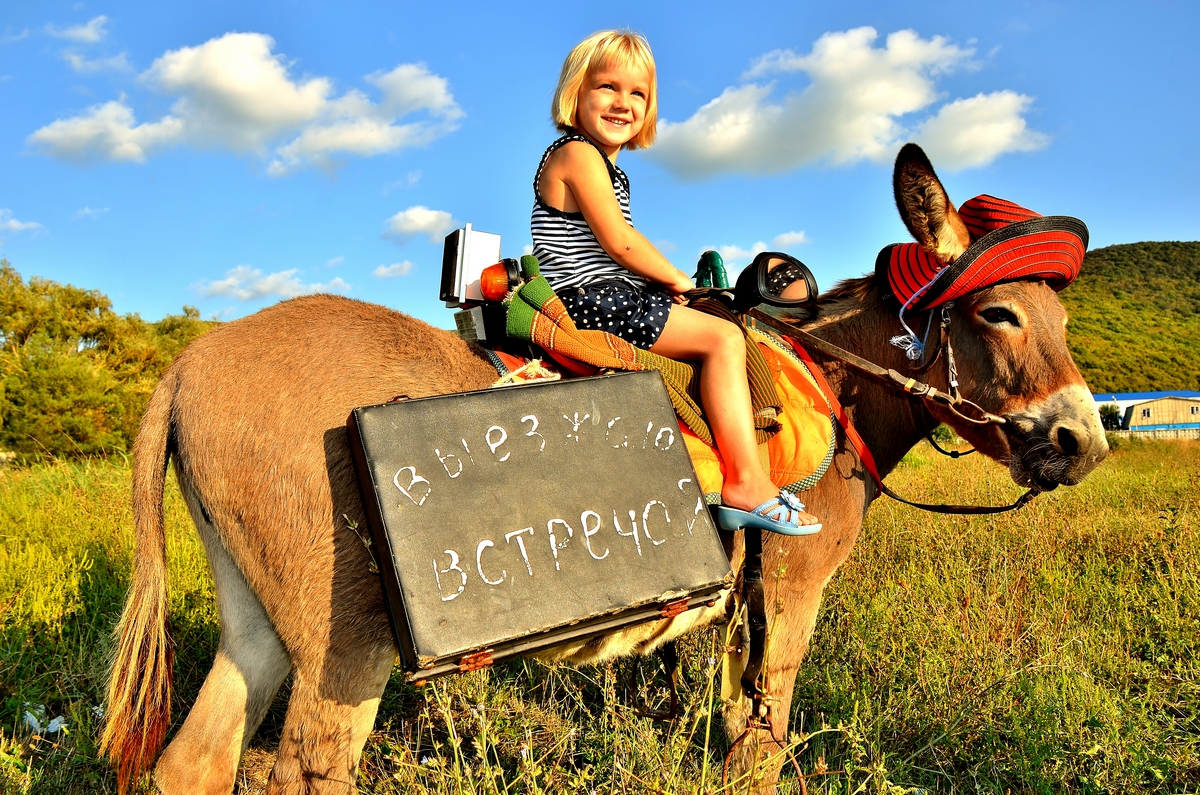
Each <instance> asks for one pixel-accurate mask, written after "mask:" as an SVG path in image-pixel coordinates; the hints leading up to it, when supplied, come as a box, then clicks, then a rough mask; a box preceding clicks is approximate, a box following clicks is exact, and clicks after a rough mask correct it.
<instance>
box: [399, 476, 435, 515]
mask: <svg viewBox="0 0 1200 795" xmlns="http://www.w3.org/2000/svg"><path fill="white" fill-rule="evenodd" d="M402 472H408V473H409V475H410V477H409V480H408V485H407V486H401V485H400V474H401V473H402ZM392 483H394V484H396V488H398V489H400V493H401V494H403V495H404V496H405V497H408V498H409V499H410V500H412V502H413V504H414V505H416V506H421V505H424V504H425V498H426V497H428V496H429V494H430V492H432V491H433V486H431V485H430V483H429V481H428V480H426V479H425V478H423V477H421V476H420V475H418V474H417V468H416V467H400V468H399V469H398V470H396V474H395V475H393V476H392ZM419 483H424V484H425V493H424V494H422V495H421V499H419V500H418V499H417V498H416V497H414V496H413V495H412V488H413V486H416V485H417V484H419Z"/></svg>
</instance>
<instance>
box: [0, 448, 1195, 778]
mask: <svg viewBox="0 0 1200 795" xmlns="http://www.w3.org/2000/svg"><path fill="white" fill-rule="evenodd" d="M889 484H890V485H892V487H893V488H895V489H897V490H898V491H900V492H901V493H902V494H905V495H906V496H910V497H917V498H920V499H923V500H926V501H938V500H952V501H966V502H971V501H975V502H993V503H994V502H999V501H1000V500H1003V499H1007V498H1011V497H1012V496H1013V495H1014V494H1015V493H1016V492H1017V489H1016V487H1014V486H1013V485H1012V483H1011V482H1009V481H1008V480H1007V476H1006V474H1005V473H1004V472H1003V471H1002V470H1001V469H1000V468H999V467H997V466H996V465H994V464H991V463H989V462H986V461H982V460H980V459H979V457H978V456H971V457H968V458H966V459H962V460H960V461H957V462H952V461H950V460H948V459H943V458H941V457H940V456H936V455H934V454H933V453H932V452H930V451H929V450H928V448H925V447H921V448H918V449H917V450H915V451H914V452H913V453H912V454H910V455H909V456H908V457H907V458H906V459H905V461H904V462H903V463H902V465H901V467H900V468H899V469H898V470H897V472H895V473H894V474H893V475H892V477H891V478H890V479H889ZM128 491H129V470H128V466H127V463H126V462H125V461H123V460H121V459H117V460H110V461H93V462H90V463H83V464H52V465H42V466H37V467H34V468H30V469H10V470H0V792H5V793H8V792H12V793H102V792H105V793H106V792H114V791H115V783H114V778H113V776H112V775H111V773H110V772H109V771H108V768H107V766H106V764H105V763H104V761H103V760H100V759H98V758H97V756H96V747H95V744H96V736H97V728H98V722H99V721H98V716H97V714H96V710H97V708H98V707H100V705H101V702H102V697H103V692H104V680H105V660H106V658H107V654H108V652H109V648H110V646H109V644H110V641H109V632H110V629H111V627H112V625H113V624H114V622H115V621H116V618H117V616H118V614H119V612H120V608H121V604H122V600H123V595H124V589H125V588H126V586H127V583H128V576H129V571H130V555H131V550H132V531H131V519H130V516H129V512H128V508H127V505H128V501H129V495H128ZM1198 508H1200V444H1196V443H1184V442H1178V443H1170V442H1162V443H1137V442H1123V443H1122V444H1121V446H1120V447H1119V448H1118V449H1117V450H1115V452H1114V453H1113V455H1112V457H1111V458H1110V460H1109V462H1108V463H1106V464H1105V465H1104V466H1103V467H1101V468H1100V469H1099V470H1098V471H1097V472H1096V473H1094V474H1093V475H1092V476H1091V477H1090V478H1089V479H1088V480H1087V482H1085V483H1084V484H1083V485H1081V486H1079V487H1076V488H1074V489H1059V490H1058V491H1056V492H1053V493H1050V494H1045V495H1042V496H1041V497H1039V498H1038V499H1037V500H1036V501H1035V502H1034V503H1032V504H1031V505H1030V506H1028V507H1026V508H1024V509H1023V510H1022V511H1020V512H1019V513H1017V514H1012V515H1006V516H1001V517H976V518H964V517H940V516H934V515H929V514H922V513H919V512H917V511H915V510H913V509H911V508H906V507H904V506H900V505H898V504H895V503H891V502H886V501H881V502H879V503H878V504H876V505H875V506H874V507H873V508H872V510H871V513H870V515H869V518H868V521H867V524H866V527H865V528H864V531H863V533H862V536H861V537H860V539H859V541H858V543H857V546H856V548H855V550H854V552H853V554H852V555H851V557H850V559H849V561H848V562H847V563H846V564H845V565H844V566H843V567H842V569H841V570H840V572H839V573H838V575H837V576H836V577H835V578H834V580H833V581H832V582H831V584H830V586H829V588H828V590H827V592H826V598H825V602H824V606H823V607H822V610H821V614H820V617H819V620H818V624H817V629H816V632H815V635H814V637H813V644H812V649H811V651H810V653H809V656H808V659H807V662H806V664H805V666H804V668H803V669H802V670H801V673H800V675H799V677H798V678H797V682H796V689H795V697H794V701H793V710H792V714H791V716H790V734H791V736H792V741H793V745H792V750H793V752H794V756H795V760H796V763H797V766H798V768H799V770H800V771H801V772H802V773H803V775H804V780H803V782H801V781H799V780H798V779H797V775H796V772H795V770H794V769H793V767H792V766H790V765H788V766H785V768H784V778H783V780H782V782H781V785H780V791H781V792H783V793H798V792H802V791H806V792H808V793H826V794H827V795H834V794H835V793H837V794H838V795H841V794H843V793H846V794H847V795H848V794H849V793H858V792H863V793H916V792H920V791H923V790H927V791H930V792H946V793H997V795H1001V794H1003V793H1059V792H1068V793H1089V794H1090V793H1128V792H1163V793H1195V792H1200V676H1198V674H1200V662H1198V661H1200V522H1198V519H1197V514H1198ZM166 510H167V520H168V521H167V525H168V552H169V556H170V560H171V577H172V580H171V615H172V622H173V625H174V630H175V639H176V642H177V645H178V658H177V662H176V682H177V687H178V696H177V699H178V700H177V704H176V709H175V712H174V715H175V717H176V719H177V720H179V719H181V718H182V716H183V715H184V714H186V709H187V706H188V704H189V702H190V700H191V699H193V698H194V697H195V694H196V692H197V691H198V689H199V686H200V683H201V682H202V680H203V677H204V674H205V673H206V672H207V668H208V665H209V663H210V662H211V659H212V654H213V651H214V649H215V647H216V640H217V620H216V613H215V608H214V604H213V597H212V586H211V582H210V581H209V579H208V573H207V564H206V563H205V561H204V557H203V552H202V550H201V547H200V543H199V540H198V539H197V537H196V534H195V531H194V530H193V529H192V528H191V526H190V523H189V522H188V520H187V517H186V512H185V510H184V507H183V505H182V501H181V500H180V498H179V495H178V492H177V490H175V489H174V488H173V487H172V488H169V489H168V495H167V505H166ZM716 648H718V645H717V641H716V639H715V638H714V636H713V634H712V633H710V632H701V633H697V634H695V635H693V636H691V637H689V638H688V639H686V641H685V642H684V644H683V648H682V652H683V657H684V668H685V675H686V677H687V682H686V683H685V684H684V687H683V691H682V698H683V702H684V711H683V715H682V716H681V718H679V719H678V720H676V721H675V722H674V723H672V724H664V723H655V722H653V721H650V720H648V719H646V718H641V717H638V716H637V714H636V713H635V711H634V709H633V708H632V707H631V706H630V705H629V704H628V703H627V695H628V694H629V693H630V692H631V691H636V692H635V693H634V696H635V700H638V701H647V702H649V703H652V704H660V703H661V701H662V699H663V696H664V694H663V689H662V687H661V674H659V673H658V672H657V666H656V663H655V662H654V661H653V660H648V661H644V662H643V664H642V665H641V667H640V670H636V671H635V670H634V668H633V666H632V664H631V663H629V662H621V663H617V664H615V665H611V666H605V667H586V668H582V669H573V668H567V667H548V666H545V665H542V664H540V663H536V662H531V661H516V662H511V663H508V664H505V665H501V666H499V667H497V668H496V669H494V670H490V671H481V672H477V673H473V674H467V675H464V676H460V677H455V678H451V679H446V680H441V681H438V682H435V683H434V684H432V685H430V686H427V687H426V688H424V689H423V690H418V689H416V688H414V687H411V686H409V685H405V684H404V683H403V682H402V681H401V679H400V677H399V676H396V677H394V678H393V681H392V683H391V684H390V685H389V686H388V689H387V691H386V692H385V694H384V699H383V703H382V705H381V708H380V713H379V718H378V720H377V722H376V730H375V732H374V733H373V734H372V736H371V739H370V741H369V742H368V746H367V750H366V753H365V755H364V758H363V763H362V768H361V773H360V778H359V785H360V788H361V789H362V791H364V792H367V793H380V794H383V793H472V794H475V793H478V794H479V795H483V794H484V793H487V794H489V795H491V794H492V793H495V794H496V795H499V794H500V793H562V792H570V793H592V792H595V793H615V792H621V793H625V792H632V793H641V792H645V793H658V792H667V793H705V792H712V791H715V790H717V789H719V786H720V777H721V776H720V773H721V764H722V760H723V757H724V754H725V751H726V750H727V744H726V740H725V736H724V729H723V727H722V726H721V724H720V718H719V689H720V679H719V667H718V666H716V665H714V662H715V657H716V656H717V655H716V651H715V650H716ZM284 696H286V685H285V688H284V692H283V693H282V694H281V699H280V700H278V701H277V702H276V704H275V706H274V707H273V708H272V710H271V712H270V714H269V715H268V717H267V720H266V721H265V723H264V725H263V728H262V729H261V730H260V732H259V735H258V737H257V738H256V740H255V742H254V744H253V745H252V747H251V750H250V751H249V752H248V753H247V756H246V759H245V760H244V762H243V768H242V771H241V774H240V776H241V785H240V791H242V792H247V793H251V792H259V791H261V788H262V786H263V783H264V782H265V779H266V776H267V773H268V772H269V769H270V764H271V761H272V759H273V756H272V749H273V748H274V747H275V745H276V744H277V742H278V737H279V734H280V730H281V727H282V723H283V715H284V709H285V706H286V704H285V703H284V700H283V697H284ZM26 704H28V705H29V706H28V707H27V706H26ZM38 706H41V707H43V708H44V713H45V714H44V718H45V719H44V720H41V721H39V722H41V723H45V722H46V720H48V719H49V718H50V717H58V716H61V717H63V718H64V719H65V720H66V724H67V731H66V732H65V733H64V732H57V733H53V734H51V733H49V732H45V731H43V732H40V733H39V732H34V731H31V729H30V728H29V727H28V725H27V724H25V722H24V713H25V711H26V710H34V711H35V712H36V708H37V707H38ZM741 789H743V790H744V786H743V787H741Z"/></svg>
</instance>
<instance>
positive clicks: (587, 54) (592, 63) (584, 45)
mask: <svg viewBox="0 0 1200 795" xmlns="http://www.w3.org/2000/svg"><path fill="white" fill-rule="evenodd" d="M613 66H617V67H628V66H633V67H636V68H641V69H645V70H646V73H647V75H648V76H649V78H650V86H649V91H648V96H647V97H646V115H645V117H644V118H643V121H642V129H641V131H640V132H638V134H637V135H636V136H635V137H634V138H632V139H631V140H630V141H629V142H628V143H626V144H625V145H624V146H623V147H621V148H622V149H644V148H645V147H647V146H650V144H652V143H654V138H655V136H656V135H657V128H658V76H657V72H656V70H655V68H654V54H653V53H652V52H650V44H649V42H647V41H646V37H645V36H643V35H642V34H640V33H634V32H633V31H629V30H601V31H598V32H596V33H593V34H592V35H590V36H588V37H587V38H586V39H584V40H583V41H581V42H579V43H578V44H576V45H575V47H574V49H572V50H571V52H570V54H569V55H567V60H565V61H563V67H562V73H561V74H560V75H559V76H558V87H557V88H555V89H554V99H553V101H552V102H551V104H550V117H551V118H552V119H554V126H556V127H558V129H559V130H561V131H562V132H573V131H574V130H575V113H576V111H577V110H578V108H579V91H580V89H581V88H582V87H583V81H584V80H586V79H587V76H588V75H589V74H591V73H592V72H593V71H595V70H597V69H603V68H606V67H613Z"/></svg>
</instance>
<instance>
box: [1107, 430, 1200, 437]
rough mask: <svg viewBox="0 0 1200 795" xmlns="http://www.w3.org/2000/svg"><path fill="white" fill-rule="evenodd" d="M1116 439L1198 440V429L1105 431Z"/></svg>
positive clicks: (1199, 435) (1199, 431)
mask: <svg viewBox="0 0 1200 795" xmlns="http://www.w3.org/2000/svg"><path fill="white" fill-rule="evenodd" d="M1106 433H1108V435H1109V436H1116V437H1117V438H1118V439H1200V428H1159V429H1157V430H1153V431H1106Z"/></svg>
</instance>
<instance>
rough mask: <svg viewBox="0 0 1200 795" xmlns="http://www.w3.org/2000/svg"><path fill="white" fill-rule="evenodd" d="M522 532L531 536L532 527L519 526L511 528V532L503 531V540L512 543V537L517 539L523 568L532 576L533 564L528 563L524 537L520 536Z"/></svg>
mask: <svg viewBox="0 0 1200 795" xmlns="http://www.w3.org/2000/svg"><path fill="white" fill-rule="evenodd" d="M522 533H529V535H530V536H532V535H533V528H532V527H524V528H521V529H520V530H513V531H512V532H511V533H505V534H504V540H505V541H506V542H507V543H512V540H513V539H514V538H516V539H517V546H518V547H520V548H521V560H523V561H525V570H526V571H528V572H529V576H530V577H532V576H533V566H530V565H529V553H527V552H526V551H525V539H523V538H521V534H522Z"/></svg>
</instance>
